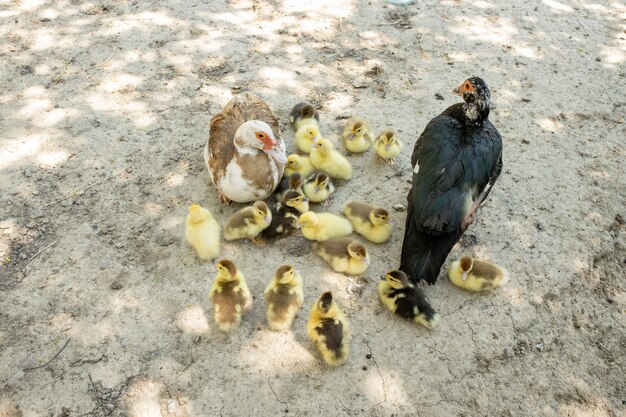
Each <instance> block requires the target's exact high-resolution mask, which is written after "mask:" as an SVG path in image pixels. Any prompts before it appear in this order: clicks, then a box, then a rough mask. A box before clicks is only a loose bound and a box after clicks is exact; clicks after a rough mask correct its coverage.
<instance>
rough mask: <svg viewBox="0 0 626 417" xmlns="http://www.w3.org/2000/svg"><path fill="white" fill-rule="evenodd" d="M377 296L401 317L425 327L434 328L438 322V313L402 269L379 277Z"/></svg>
mask: <svg viewBox="0 0 626 417" xmlns="http://www.w3.org/2000/svg"><path fill="white" fill-rule="evenodd" d="M378 296H379V297H380V301H381V302H382V303H383V305H384V306H385V307H387V308H388V309H389V311H391V312H392V313H395V314H396V315H398V316H400V317H402V318H403V319H407V320H411V321H414V322H415V323H419V324H421V325H422V326H424V327H426V328H427V329H432V328H434V327H435V326H436V325H437V323H438V322H439V315H438V314H437V313H436V312H435V310H434V309H433V308H432V307H431V305H430V303H429V302H428V299H427V298H426V296H425V295H424V293H423V291H422V290H421V289H420V288H418V287H416V286H414V285H413V284H412V283H411V282H410V281H409V277H408V275H407V274H405V273H404V272H402V271H390V272H387V274H385V275H382V276H381V277H380V282H379V283H378Z"/></svg>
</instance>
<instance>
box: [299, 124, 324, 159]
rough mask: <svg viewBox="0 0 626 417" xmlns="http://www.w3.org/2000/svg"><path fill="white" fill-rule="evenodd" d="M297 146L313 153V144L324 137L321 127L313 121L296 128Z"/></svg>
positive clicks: (301, 149)
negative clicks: (321, 133)
mask: <svg viewBox="0 0 626 417" xmlns="http://www.w3.org/2000/svg"><path fill="white" fill-rule="evenodd" d="M295 138H296V146H297V147H298V149H299V150H300V151H301V152H304V153H311V150H312V149H313V145H315V143H316V142H317V141H318V140H319V139H321V138H322V136H321V135H320V128H319V127H318V126H317V125H315V124H312V123H306V124H303V125H302V126H300V128H299V129H298V130H296V135H295Z"/></svg>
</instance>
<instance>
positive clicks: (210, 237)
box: [185, 204, 221, 261]
mask: <svg viewBox="0 0 626 417" xmlns="http://www.w3.org/2000/svg"><path fill="white" fill-rule="evenodd" d="M220 234H221V230H220V226H219V224H217V222H216V221H215V218H213V215H212V214H211V212H210V211H209V210H208V209H206V208H204V207H201V206H199V205H198V204H192V205H191V206H189V214H187V219H186V220H185V239H187V242H188V243H189V244H190V245H191V247H193V248H194V249H195V250H196V252H197V253H198V256H199V257H200V258H202V259H205V260H207V261H210V260H212V259H214V258H215V257H217V255H218V254H219V253H220Z"/></svg>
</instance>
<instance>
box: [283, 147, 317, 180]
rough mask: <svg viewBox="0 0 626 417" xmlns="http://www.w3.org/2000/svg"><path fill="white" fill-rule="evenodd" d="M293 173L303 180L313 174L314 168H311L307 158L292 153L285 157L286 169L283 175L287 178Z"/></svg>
mask: <svg viewBox="0 0 626 417" xmlns="http://www.w3.org/2000/svg"><path fill="white" fill-rule="evenodd" d="M295 172H297V173H299V174H300V175H302V177H303V178H307V177H308V176H309V175H311V174H312V173H313V172H315V168H313V165H311V160H310V159H309V157H308V156H304V155H298V154H295V153H292V154H291V155H289V156H288V157H287V167H286V168H285V175H287V176H289V175H291V174H293V173H295Z"/></svg>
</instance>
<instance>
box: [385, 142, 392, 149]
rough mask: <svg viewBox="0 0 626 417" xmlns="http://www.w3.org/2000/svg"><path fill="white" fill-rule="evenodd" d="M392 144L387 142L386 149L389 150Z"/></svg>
mask: <svg viewBox="0 0 626 417" xmlns="http://www.w3.org/2000/svg"><path fill="white" fill-rule="evenodd" d="M390 146H391V143H388V144H386V145H385V150H387V151H388V150H389V147H390Z"/></svg>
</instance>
